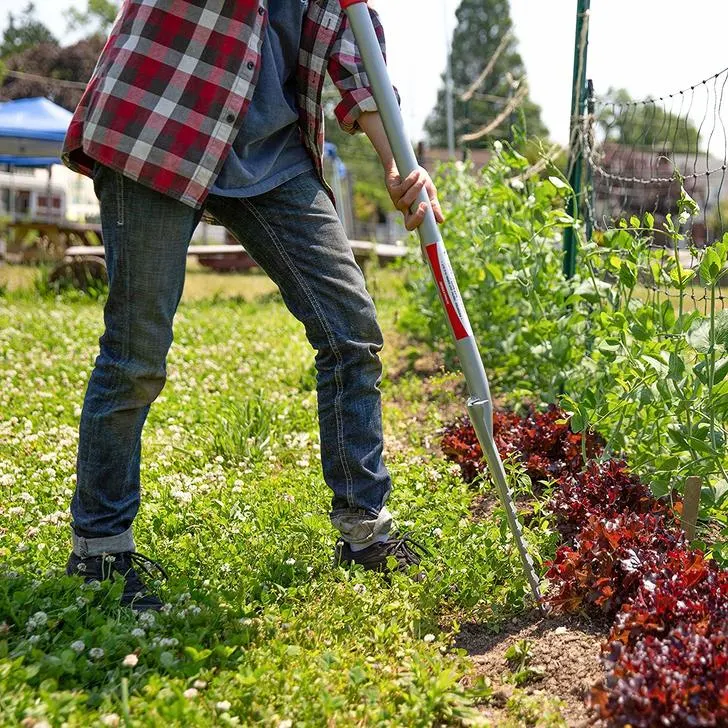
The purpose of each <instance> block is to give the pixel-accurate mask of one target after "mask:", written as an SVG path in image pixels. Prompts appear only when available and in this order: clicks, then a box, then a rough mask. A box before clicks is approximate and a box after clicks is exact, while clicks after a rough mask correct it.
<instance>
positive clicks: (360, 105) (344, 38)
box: [328, 8, 399, 134]
mask: <svg viewBox="0 0 728 728" xmlns="http://www.w3.org/2000/svg"><path fill="white" fill-rule="evenodd" d="M369 14H370V15H371V16H372V22H373V23H374V29H375V30H376V33H377V38H378V39H379V45H380V46H381V48H382V53H383V54H384V57H385V58H386V57H387V51H386V45H385V42H384V30H383V28H382V23H381V21H380V20H379V16H378V15H377V13H376V11H375V10H373V9H372V8H369ZM328 71H329V75H330V76H331V79H332V80H333V82H334V84H336V88H338V89H339V92H340V93H341V101H340V102H339V104H338V105H337V106H336V109H335V110H334V113H335V114H336V118H337V120H338V122H339V126H340V127H341V128H342V129H343V130H344V131H345V132H347V133H349V134H355V133H356V132H358V131H361V129H360V127H359V124H358V123H357V119H358V118H359V116H361V114H362V113H363V112H365V111H376V110H377V104H376V102H375V101H374V96H373V95H372V90H371V87H370V86H369V79H368V78H367V74H366V71H365V70H364V64H363V61H362V59H361V55H360V54H359V49H358V48H357V45H356V41H355V39H354V33H353V32H352V30H351V27H350V26H349V20H348V18H347V17H346V15H344V17H343V19H342V21H341V26H340V27H339V32H338V34H337V36H336V40H335V41H334V44H333V46H332V48H331V54H330V56H329V62H328ZM394 91H395V93H396V94H397V100H398V101H399V94H398V93H397V89H395V90H394Z"/></svg>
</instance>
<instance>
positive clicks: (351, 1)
mask: <svg viewBox="0 0 728 728" xmlns="http://www.w3.org/2000/svg"><path fill="white" fill-rule="evenodd" d="M366 1H367V0H339V2H340V3H341V9H342V10H346V9H347V8H348V7H349V5H356V4H357V3H365V2H366Z"/></svg>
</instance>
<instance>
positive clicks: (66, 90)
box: [0, 35, 104, 111]
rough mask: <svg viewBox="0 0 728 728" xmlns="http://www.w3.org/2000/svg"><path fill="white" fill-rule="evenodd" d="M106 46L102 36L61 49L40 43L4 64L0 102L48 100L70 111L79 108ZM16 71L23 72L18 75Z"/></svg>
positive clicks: (14, 55)
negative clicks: (35, 98) (38, 98)
mask: <svg viewBox="0 0 728 728" xmlns="http://www.w3.org/2000/svg"><path fill="white" fill-rule="evenodd" d="M103 45H104V39H103V38H102V37H101V36H98V35H95V36H91V37H90V38H88V39H87V40H82V41H79V42H78V43H74V44H73V45H70V46H66V47H64V48H61V47H60V46H59V45H57V44H54V43H40V44H38V45H35V46H33V47H31V48H26V49H25V50H24V51H22V52H20V53H15V54H13V55H12V56H10V57H8V58H7V59H5V61H4V65H5V78H4V79H3V80H2V82H1V83H0V99H3V100H9V99H23V98H29V97H31V96H45V97H46V98H48V99H50V100H51V101H54V102H55V103H57V104H59V105H60V106H63V107H65V108H66V109H68V110H69V111H72V110H73V109H75V108H76V105H77V104H78V102H79V100H80V98H81V94H82V93H83V89H84V86H85V84H86V82H87V81H88V80H89V78H91V74H92V73H93V70H94V66H95V65H96V61H97V59H98V57H99V54H100V53H101V50H102V48H103ZM13 71H16V72H20V73H19V74H18V75H15V74H14V73H13Z"/></svg>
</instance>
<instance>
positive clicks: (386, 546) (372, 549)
mask: <svg viewBox="0 0 728 728" xmlns="http://www.w3.org/2000/svg"><path fill="white" fill-rule="evenodd" d="M423 556H430V552H429V551H428V550H427V549H426V548H425V547H424V546H422V545H421V544H419V543H417V541H414V540H412V539H411V538H410V537H409V534H407V533H403V534H399V533H393V534H392V535H391V536H390V537H389V539H388V540H387V541H380V542H378V543H373V544H372V545H371V546H367V547H366V548H365V549H361V551H352V550H351V546H349V544H348V543H347V542H346V541H344V540H343V539H339V541H338V542H337V544H336V561H335V563H336V566H348V565H351V564H359V565H360V566H362V567H363V568H364V569H366V570H367V571H380V572H391V571H407V570H408V569H409V568H410V566H418V565H419V563H420V561H421V560H422V557H423ZM390 557H392V558H394V559H395V561H396V564H395V563H394V562H392V561H391V560H390ZM418 578H419V579H422V578H424V574H422V573H419V574H418Z"/></svg>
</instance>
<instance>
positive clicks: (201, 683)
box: [192, 680, 207, 690]
mask: <svg viewBox="0 0 728 728" xmlns="http://www.w3.org/2000/svg"><path fill="white" fill-rule="evenodd" d="M192 686H193V687H194V688H195V689H197V690H204V689H205V688H206V687H207V680H195V681H194V682H193V683H192Z"/></svg>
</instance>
